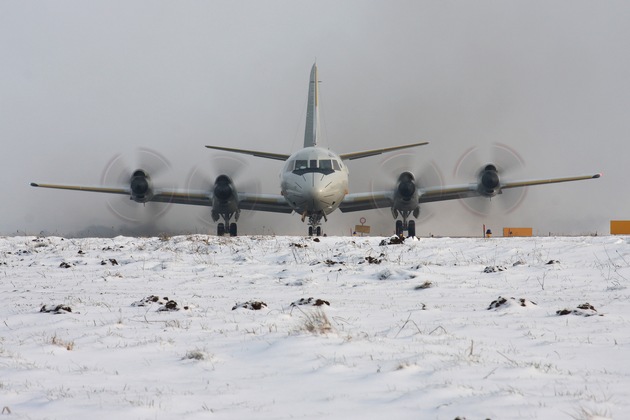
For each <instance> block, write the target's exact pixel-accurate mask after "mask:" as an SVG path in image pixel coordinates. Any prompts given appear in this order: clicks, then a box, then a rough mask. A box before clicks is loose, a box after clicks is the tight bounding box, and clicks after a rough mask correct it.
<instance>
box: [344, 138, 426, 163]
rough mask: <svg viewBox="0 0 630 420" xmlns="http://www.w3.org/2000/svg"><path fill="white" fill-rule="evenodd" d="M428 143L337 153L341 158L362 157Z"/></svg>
mask: <svg viewBox="0 0 630 420" xmlns="http://www.w3.org/2000/svg"><path fill="white" fill-rule="evenodd" d="M427 144H429V142H428V141H424V142H422V143H413V144H405V145H402V146H394V147H386V148H385V149H374V150H365V151H363V152H353V153H344V154H341V155H339V157H340V158H341V159H342V160H354V159H362V158H366V157H370V156H376V155H381V154H383V153H388V152H394V151H396V150H401V149H409V148H411V147H418V146H424V145H427Z"/></svg>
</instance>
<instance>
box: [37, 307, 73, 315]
mask: <svg viewBox="0 0 630 420" xmlns="http://www.w3.org/2000/svg"><path fill="white" fill-rule="evenodd" d="M39 312H44V313H47V314H55V315H58V314H67V313H68V312H72V308H70V307H69V306H66V305H44V306H42V308H41V309H40V310H39Z"/></svg>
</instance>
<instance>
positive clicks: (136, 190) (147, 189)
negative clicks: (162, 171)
mask: <svg viewBox="0 0 630 420" xmlns="http://www.w3.org/2000/svg"><path fill="white" fill-rule="evenodd" d="M129 188H130V190H131V199H132V200H133V201H135V202H136V203H146V202H148V201H150V200H151V198H152V197H153V183H152V182H151V178H150V177H149V175H148V174H147V173H146V172H145V171H144V170H142V169H138V170H136V171H135V172H134V173H133V174H132V175H131V179H130V181H129Z"/></svg>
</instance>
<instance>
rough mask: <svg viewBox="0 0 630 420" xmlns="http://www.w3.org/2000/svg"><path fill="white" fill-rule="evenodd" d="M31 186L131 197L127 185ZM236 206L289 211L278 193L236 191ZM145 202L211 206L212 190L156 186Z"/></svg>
mask: <svg viewBox="0 0 630 420" xmlns="http://www.w3.org/2000/svg"><path fill="white" fill-rule="evenodd" d="M31 186H32V187H39V188H52V189H58V190H70V191H87V192H96V193H105V194H118V195H126V196H129V197H130V198H131V199H133V197H132V194H131V188H129V187H118V188H117V187H94V186H81V185H61V184H40V183H37V182H31ZM238 198H239V201H238V208H239V209H242V210H251V211H265V212H272V213H291V212H292V211H293V209H292V208H291V207H290V206H289V204H288V203H287V201H286V200H285V199H284V196H282V195H280V194H252V193H238ZM145 202H154V203H173V204H187V205H193V206H207V207H212V191H205V190H186V191H183V190H166V189H160V188H156V189H155V191H153V192H152V195H151V196H150V198H149V199H148V200H146V201H145Z"/></svg>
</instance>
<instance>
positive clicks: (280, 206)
mask: <svg viewBox="0 0 630 420" xmlns="http://www.w3.org/2000/svg"><path fill="white" fill-rule="evenodd" d="M238 198H239V201H238V208H239V209H241V210H252V211H266V212H271V213H287V214H288V213H291V212H293V209H292V208H291V206H289V203H287V200H285V199H284V196H282V195H279V194H250V193H238Z"/></svg>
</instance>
